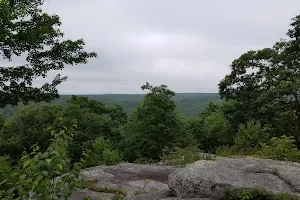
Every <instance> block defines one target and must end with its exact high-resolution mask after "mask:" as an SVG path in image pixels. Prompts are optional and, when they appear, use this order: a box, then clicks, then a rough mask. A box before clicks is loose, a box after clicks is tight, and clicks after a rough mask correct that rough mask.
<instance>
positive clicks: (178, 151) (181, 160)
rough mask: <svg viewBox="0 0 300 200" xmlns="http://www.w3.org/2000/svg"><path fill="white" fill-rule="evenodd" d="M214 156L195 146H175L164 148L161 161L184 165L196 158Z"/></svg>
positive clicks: (208, 158)
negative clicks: (169, 148)
mask: <svg viewBox="0 0 300 200" xmlns="http://www.w3.org/2000/svg"><path fill="white" fill-rule="evenodd" d="M214 158H215V156H214V155H212V154H208V153H203V152H201V151H200V150H199V149H198V148H197V147H194V146H189V147H185V148H179V147H175V148H174V149H173V150H171V151H169V150H168V149H165V150H164V154H163V156H162V157H161V161H162V162H163V163H164V164H166V165H185V164H189V163H193V162H195V161H197V160H212V159H214Z"/></svg>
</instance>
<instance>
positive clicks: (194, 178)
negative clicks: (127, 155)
mask: <svg viewBox="0 0 300 200" xmlns="http://www.w3.org/2000/svg"><path fill="white" fill-rule="evenodd" d="M81 177H82V178H83V179H84V180H89V181H93V184H94V186H95V188H97V187H100V188H108V190H107V191H106V192H105V191H104V192H105V193H103V191H102V192H95V191H92V189H91V190H89V189H88V188H82V189H79V190H77V191H76V192H74V193H73V195H72V197H71V198H70V200H83V199H84V198H85V197H87V196H90V197H91V198H92V199H93V200H97V199H98V198H99V197H100V198H101V199H104V200H111V199H115V198H114V197H115V195H116V194H115V193H114V192H110V191H113V190H115V191H116V190H117V191H118V190H119V191H122V192H123V193H124V194H126V195H125V196H126V197H125V200H144V199H145V200H218V199H220V198H221V197H222V196H223V195H224V191H225V190H226V189H244V188H255V187H258V186H261V187H264V188H265V189H267V190H268V191H270V192H273V193H282V192H287V193H290V194H295V195H299V194H300V163H293V162H283V161H275V160H264V159H254V158H217V159H216V160H215V161H209V160H201V161H197V162H195V163H193V164H190V165H187V166H186V167H184V168H174V167H168V166H159V165H139V164H129V163H124V164H120V165H117V166H98V167H93V168H89V169H86V170H83V171H82V173H81ZM109 189H112V190H109Z"/></svg>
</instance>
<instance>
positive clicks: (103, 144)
mask: <svg viewBox="0 0 300 200" xmlns="http://www.w3.org/2000/svg"><path fill="white" fill-rule="evenodd" d="M120 162H122V155H121V154H120V152H119V151H117V150H114V149H113V147H112V144H111V142H110V141H108V140H104V138H103V137H99V138H97V139H96V140H95V141H94V143H93V145H92V148H91V149H88V150H87V156H86V162H85V167H93V166H97V165H115V164H118V163H120Z"/></svg>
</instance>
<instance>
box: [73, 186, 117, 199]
mask: <svg viewBox="0 0 300 200" xmlns="http://www.w3.org/2000/svg"><path fill="white" fill-rule="evenodd" d="M114 196H115V194H110V193H100V192H94V191H91V190H86V189H78V190H77V191H75V192H74V193H73V194H72V196H71V197H70V198H69V200H84V199H85V198H86V197H90V198H92V200H98V199H99V198H100V199H101V200H112V199H113V198H114Z"/></svg>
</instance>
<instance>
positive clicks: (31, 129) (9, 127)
mask: <svg viewBox="0 0 300 200" xmlns="http://www.w3.org/2000/svg"><path fill="white" fill-rule="evenodd" d="M61 114H62V108H61V107H60V106H46V105H39V104H33V105H26V106H21V107H18V109H17V111H16V113H15V114H14V115H13V117H11V118H9V119H8V120H6V121H5V123H4V125H3V129H2V131H0V141H2V142H0V154H1V155H3V154H9V155H10V156H11V157H12V158H16V157H18V156H20V155H21V153H22V151H23V150H24V149H26V150H27V151H28V150H29V148H30V147H31V146H32V145H34V144H38V145H39V146H40V148H41V150H42V151H44V150H46V149H47V148H48V147H49V144H50V138H51V134H50V131H49V130H48V128H49V127H50V126H51V127H53V128H55V127H56V126H58V125H60V122H59V121H58V120H59V117H60V116H61Z"/></svg>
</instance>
